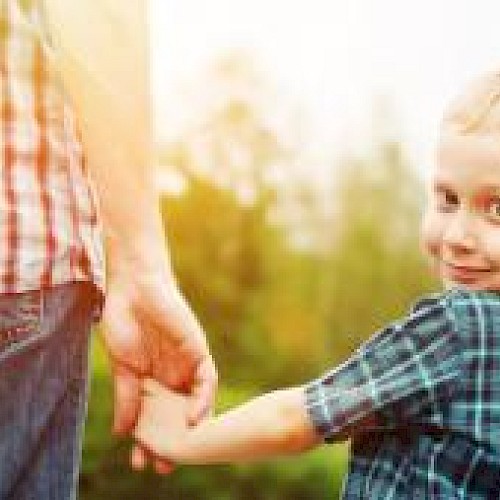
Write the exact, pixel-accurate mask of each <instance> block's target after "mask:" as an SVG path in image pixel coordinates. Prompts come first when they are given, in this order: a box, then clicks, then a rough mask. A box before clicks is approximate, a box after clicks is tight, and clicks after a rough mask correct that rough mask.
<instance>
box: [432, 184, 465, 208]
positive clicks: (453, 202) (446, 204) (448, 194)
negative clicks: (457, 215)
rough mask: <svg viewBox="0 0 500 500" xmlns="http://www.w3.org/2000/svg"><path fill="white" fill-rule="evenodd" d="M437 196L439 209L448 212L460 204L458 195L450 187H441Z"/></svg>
mask: <svg viewBox="0 0 500 500" xmlns="http://www.w3.org/2000/svg"><path fill="white" fill-rule="evenodd" d="M435 196H436V205H437V208H438V210H442V211H445V212H448V211H450V210H453V209H455V208H457V207H458V206H459V205H460V199H459V197H458V195H457V194H456V193H454V192H453V191H450V190H449V189H439V190H437V191H436V195H435Z"/></svg>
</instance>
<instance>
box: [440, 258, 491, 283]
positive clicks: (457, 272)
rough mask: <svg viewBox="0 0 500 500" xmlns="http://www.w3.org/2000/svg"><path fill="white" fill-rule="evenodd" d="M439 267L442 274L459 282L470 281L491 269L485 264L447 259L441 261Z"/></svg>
mask: <svg viewBox="0 0 500 500" xmlns="http://www.w3.org/2000/svg"><path fill="white" fill-rule="evenodd" d="M440 267H441V269H440V272H441V275H442V276H444V277H446V278H448V279H451V280H453V281H458V282H461V283H471V282H473V281H475V280H477V279H478V278H481V277H483V276H484V275H485V274H486V273H489V272H490V271H491V268H490V267H486V266H468V265H463V264H455V263H453V262H447V261H441V265H440Z"/></svg>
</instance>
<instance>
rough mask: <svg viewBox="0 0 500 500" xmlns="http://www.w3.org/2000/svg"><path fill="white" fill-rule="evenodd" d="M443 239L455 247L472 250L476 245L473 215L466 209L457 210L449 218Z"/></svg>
mask: <svg viewBox="0 0 500 500" xmlns="http://www.w3.org/2000/svg"><path fill="white" fill-rule="evenodd" d="M443 241H444V243H446V244H448V245H450V246H453V247H459V248H461V249H464V250H472V249H473V248H474V246H475V237H474V220H473V215H472V214H470V213H468V211H467V210H464V209H461V210H458V211H457V212H455V213H454V214H453V216H451V217H450V218H449V219H448V224H447V225H446V228H445V231H444V234H443Z"/></svg>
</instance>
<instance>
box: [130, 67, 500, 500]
mask: <svg viewBox="0 0 500 500" xmlns="http://www.w3.org/2000/svg"><path fill="white" fill-rule="evenodd" d="M422 240H423V244H424V247H425V249H426V251H427V253H428V254H429V256H430V258H431V260H432V263H433V267H434V268H435V270H436V272H437V274H438V275H439V276H440V277H441V279H442V281H443V283H444V285H445V291H444V292H442V293H440V294H436V295H434V296H430V297H426V298H424V299H422V300H421V301H419V303H418V304H417V305H416V306H415V307H414V308H413V309H412V311H411V312H410V313H409V314H408V316H407V317H405V318H403V319H401V320H399V321H395V322H393V323H391V324H389V325H388V326H387V327H386V328H384V329H382V330H381V331H379V332H377V333H376V334H375V335H374V336H373V337H371V338H370V339H369V340H368V341H367V342H366V343H365V344H364V345H363V346H362V347H361V348H360V349H359V350H358V351H357V352H356V353H355V354H354V355H353V356H352V357H351V358H350V359H348V360H347V361H346V362H345V363H344V364H342V365H341V366H339V367H337V368H335V369H333V370H331V371H329V372H328V373H326V374H325V375H323V376H322V377H320V378H319V379H317V380H314V381H312V382H310V383H308V384H307V385H305V386H301V387H294V388H289V389H284V390H280V391H275V392H272V393H269V394H265V395H263V396H260V397H258V398H256V399H254V400H251V401H249V402H248V403H246V404H243V405H241V406H239V407H237V408H234V409H233V410H231V411H229V412H227V413H224V414H222V415H219V416H217V417H215V418H212V419H209V420H206V421H204V422H202V423H201V424H199V425H197V426H195V427H189V426H187V425H186V416H185V415H186V411H187V405H188V403H189V400H190V398H191V396H182V395H179V394H175V393H172V392H169V391H166V390H165V389H163V388H162V387H160V386H159V385H158V384H156V383H154V382H151V381H146V382H145V385H144V390H145V392H146V395H145V399H144V407H143V413H142V417H141V419H140V421H139V424H138V426H137V429H136V437H137V439H138V440H139V441H140V442H142V443H144V445H145V446H147V447H148V448H149V449H150V450H151V451H152V452H153V453H155V454H156V455H159V456H161V457H165V458H168V459H169V460H173V461H175V462H179V463H186V464H202V463H216V462H230V461H246V460H253V459H262V458H266V457H271V456H275V455H279V454H290V453H296V452H301V451H305V450H307V449H309V448H312V447H314V446H317V445H319V444H320V443H321V442H322V441H337V440H342V439H347V438H350V439H351V457H350V463H349V471H348V475H347V478H346V482H345V485H344V493H343V498H346V499H361V498H370V499H390V498H397V499H418V498H421V499H443V500H444V499H468V500H470V499H490V498H492V499H493V498H495V499H498V498H499V497H500V295H499V292H500V74H493V75H488V76H486V77H483V78H481V79H480V80H478V81H477V82H475V83H474V85H472V86H471V87H470V88H468V89H467V91H466V92H465V94H464V95H463V96H462V97H460V98H459V99H458V100H456V101H455V102H454V103H452V105H451V106H450V107H449V109H448V111H447V112H446V114H445V116H444V119H443V123H442V130H441V136H440V140H439V144H438V148H437V161H436V168H435V171H434V172H433V178H432V182H431V186H430V190H429V200H428V206H427V210H426V214H425V217H424V221H423V231H422Z"/></svg>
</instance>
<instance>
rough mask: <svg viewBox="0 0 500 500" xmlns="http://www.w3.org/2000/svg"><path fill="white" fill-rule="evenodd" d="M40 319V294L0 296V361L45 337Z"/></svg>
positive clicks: (26, 293) (34, 292)
mask: <svg viewBox="0 0 500 500" xmlns="http://www.w3.org/2000/svg"><path fill="white" fill-rule="evenodd" d="M40 318H41V295H40V292H38V291H33V292H25V293H21V294H14V295H2V296H0V360H3V359H5V358H6V357H9V356H11V355H13V354H15V353H16V352H20V351H22V350H24V349H25V348H27V347H28V346H31V345H36V344H37V343H38V342H39V341H41V340H42V339H43V338H44V337H45V336H44V335H43V333H42V332H41V328H40V324H41V321H40Z"/></svg>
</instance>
